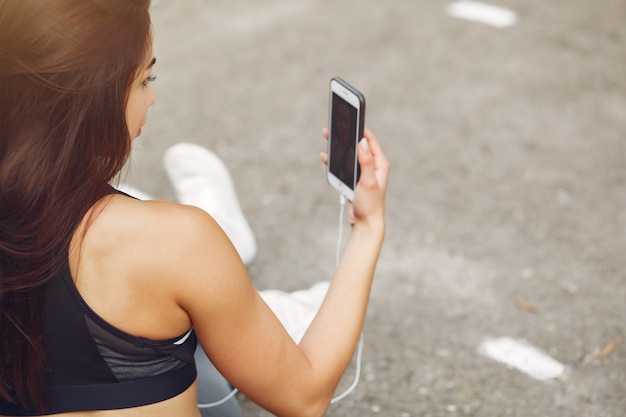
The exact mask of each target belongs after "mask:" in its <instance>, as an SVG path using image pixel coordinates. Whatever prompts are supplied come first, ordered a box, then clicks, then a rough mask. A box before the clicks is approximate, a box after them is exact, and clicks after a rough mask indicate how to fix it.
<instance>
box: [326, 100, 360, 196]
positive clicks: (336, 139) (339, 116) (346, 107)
mask: <svg viewBox="0 0 626 417" xmlns="http://www.w3.org/2000/svg"><path fill="white" fill-rule="evenodd" d="M357 117H358V111H357V109H356V108H355V107H354V106H352V105H351V104H350V103H348V102H346V101H345V100H343V99H342V98H341V97H339V96H338V95H337V94H336V93H334V92H333V94H332V121H331V132H332V137H331V141H330V161H329V164H330V166H329V170H330V172H331V173H332V174H333V175H335V176H336V177H337V178H339V180H341V182H343V183H344V184H346V185H348V186H350V188H352V189H354V187H355V185H356V182H357V181H358V178H355V169H354V167H355V164H356V143H357V141H358V139H357V125H358V123H357ZM357 176H358V172H357Z"/></svg>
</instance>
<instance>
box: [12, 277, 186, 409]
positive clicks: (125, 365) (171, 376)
mask: <svg viewBox="0 0 626 417" xmlns="http://www.w3.org/2000/svg"><path fill="white" fill-rule="evenodd" d="M44 315H45V319H46V343H47V353H48V362H49V364H50V367H51V372H50V376H49V378H50V405H49V407H48V408H47V409H46V412H45V414H55V413H61V412H71V411H85V410H112V409H120V408H131V407H138V406H142V405H147V404H153V403H156V402H160V401H164V400H166V399H169V398H172V397H175V396H176V395H178V394H180V393H182V392H184V391H185V390H186V389H187V388H188V387H189V386H190V385H191V384H192V383H193V381H194V380H195V379H196V366H195V362H194V357H193V355H194V351H195V349H196V344H197V337H196V335H195V333H194V331H193V328H192V329H189V331H188V332H186V333H185V334H184V335H181V336H179V337H177V338H174V339H170V340H150V339H145V338H141V337H136V336H132V335H130V334H128V333H126V332H123V331H121V330H119V329H117V328H116V327H113V326H112V325H110V324H109V323H107V322H106V321H104V320H103V319H102V318H101V317H100V316H98V315H97V314H96V313H95V312H94V311H93V310H92V309H91V308H90V307H89V306H88V305H87V304H86V303H85V300H83V298H82V297H81V295H80V293H79V292H78V290H77V288H76V286H75V285H74V281H73V279H72V276H71V275H70V272H69V267H67V268H66V269H65V270H64V271H63V272H62V273H61V274H59V275H57V276H55V277H54V278H53V279H52V280H51V281H50V282H49V283H48V284H47V288H46V305H45V310H44ZM0 415H7V416H25V415H26V416H27V415H40V414H39V413H38V412H36V411H33V410H26V409H24V408H22V407H20V406H16V405H14V404H9V403H7V402H5V401H3V400H2V399H0Z"/></svg>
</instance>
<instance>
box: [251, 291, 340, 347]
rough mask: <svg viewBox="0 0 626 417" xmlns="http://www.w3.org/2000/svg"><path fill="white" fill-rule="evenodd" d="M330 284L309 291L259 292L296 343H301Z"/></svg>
mask: <svg viewBox="0 0 626 417" xmlns="http://www.w3.org/2000/svg"><path fill="white" fill-rule="evenodd" d="M329 285H330V282H328V281H322V282H318V283H317V284H315V285H314V286H312V287H311V288H309V289H308V290H301V291H295V292H292V293H287V292H284V291H279V290H265V291H259V294H260V295H261V298H263V300H264V301H265V303H266V304H267V305H268V306H269V307H270V309H271V310H272V311H273V312H274V314H276V317H278V320H280V322H281V323H282V325H283V326H284V327H285V329H286V330H287V333H289V335H290V336H291V338H292V339H293V340H294V341H295V342H296V343H300V341H301V340H302V337H303V336H304V333H305V332H306V330H307V329H308V328H309V326H310V325H311V322H312V321H313V319H314V318H315V315H316V314H317V312H318V310H319V309H320V306H321V305H322V302H323V301H324V298H325V297H326V293H327V292H328V287H329Z"/></svg>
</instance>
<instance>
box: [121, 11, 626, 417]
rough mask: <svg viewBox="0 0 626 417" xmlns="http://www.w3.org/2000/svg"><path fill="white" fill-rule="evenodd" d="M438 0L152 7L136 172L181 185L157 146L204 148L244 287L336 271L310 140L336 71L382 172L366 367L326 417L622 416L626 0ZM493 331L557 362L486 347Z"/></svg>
mask: <svg viewBox="0 0 626 417" xmlns="http://www.w3.org/2000/svg"><path fill="white" fill-rule="evenodd" d="M448 4H449V2H448V1H436V0H422V1H409V0H386V1H369V2H365V1H358V0H343V1H341V2H336V1H331V0H290V1H278V0H267V1H263V2H258V1H253V0H231V1H226V0H216V1H206V0H184V1H166V0H154V4H153V19H154V22H155V42H156V45H155V51H156V55H157V59H158V64H157V67H156V70H155V73H156V75H157V76H158V81H157V82H156V83H155V84H154V90H155V93H156V95H157V103H156V104H155V105H154V106H153V108H152V109H151V111H150V119H149V123H148V125H147V126H146V127H145V128H144V134H143V137H142V138H140V139H139V140H138V141H136V143H135V145H134V147H135V149H134V156H133V159H132V164H131V170H130V173H129V174H128V181H129V182H130V183H131V184H132V185H134V186H137V187H138V188H140V189H142V190H144V191H145V192H148V193H150V194H152V195H154V196H156V197H158V198H166V199H172V198H173V191H172V188H171V186H170V184H169V183H168V180H167V178H166V175H165V173H164V171H163V167H162V156H163V152H164V151H165V149H166V148H167V147H169V146H171V145H173V144H175V143H177V142H181V141H187V142H193V143H197V144H200V145H203V146H206V147H208V148H209V149H211V150H213V151H214V152H216V153H217V154H218V155H220V156H221V157H222V158H223V159H224V161H225V162H226V164H227V165H228V167H229V168H230V169H231V170H232V174H233V177H234V180H235V183H236V186H237V190H238V192H239V195H240V201H241V204H242V207H243V210H244V212H245V213H246V215H247V217H248V219H249V221H250V224H251V226H252V228H253V229H254V231H255V233H256V236H257V239H258V244H259V254H258V257H257V258H256V260H255V261H254V262H253V263H252V264H251V265H250V267H249V272H250V276H251V279H252V280H253V282H254V284H255V285H256V286H257V287H258V288H259V289H267V288H278V289H283V290H288V291H289V290H297V289H302V288H306V287H308V286H310V285H312V284H314V283H315V282H317V281H320V280H326V279H329V277H330V275H331V274H332V271H333V266H334V262H335V247H336V239H337V233H338V213H339V202H338V196H337V194H336V193H335V192H334V191H333V190H332V189H331V188H330V187H329V186H328V184H327V183H326V181H325V177H324V169H323V167H322V164H321V163H320V162H319V153H320V152H321V151H322V150H324V146H325V145H324V141H323V140H322V135H321V130H322V128H323V127H325V126H326V124H327V100H328V82H329V80H330V78H331V77H332V76H335V75H339V76H341V77H343V78H344V79H346V80H347V81H349V82H350V83H351V84H353V85H354V86H355V87H357V88H358V89H360V90H361V91H362V92H363V93H364V94H365V96H366V98H367V115H366V118H367V122H366V123H367V125H368V126H369V127H370V128H371V129H372V130H373V131H374V132H375V133H376V134H377V136H378V137H379V140H380V142H382V144H383V146H384V148H385V150H386V153H387V154H388V156H389V158H390V160H391V162H392V174H391V177H390V185H389V190H388V232H387V238H386V242H385V247H384V250H383V253H382V255H381V259H380V263H379V267H378V270H377V278H376V281H375V284H374V288H373V292H372V297H371V305H370V309H369V312H368V317H367V322H366V326H365V332H364V340H365V341H364V356H363V362H362V365H363V369H362V371H363V372H362V376H361V381H360V384H359V386H358V387H357V389H356V390H355V392H354V393H352V394H351V395H350V396H349V397H347V398H346V399H344V400H343V401H340V402H338V403H337V404H335V405H333V406H332V407H331V408H330V409H329V411H328V415H329V416H376V415H382V416H399V417H413V416H481V417H496V416H520V417H521V416H524V417H526V416H561V417H566V416H583V417H621V416H624V415H626V305H625V299H626V233H625V231H626V144H625V142H624V141H625V139H626V24H624V22H625V20H626V2H624V0H595V1H585V0H569V1H567V2H565V1H553V2H546V1H540V0H517V1H513V0H497V2H495V4H498V5H500V6H503V7H507V8H509V9H511V10H514V11H515V12H516V13H517V17H518V21H517V23H516V24H514V25H512V26H509V27H506V28H496V27H493V26H490V25H485V24H481V23H478V22H473V21H468V20H463V19H458V18H454V17H451V16H450V15H449V14H448V13H447V12H446V7H447V6H448ZM489 337H509V338H512V339H514V340H520V341H525V342H527V343H529V344H530V345H532V346H534V347H536V348H538V349H540V350H541V351H543V352H545V353H546V354H547V355H549V356H550V357H552V358H553V359H555V360H556V361H558V362H559V363H562V364H563V365H565V367H566V372H565V373H564V374H563V375H562V376H561V377H559V378H555V379H552V380H549V381H539V380H536V379H534V378H532V377H530V376H529V375H527V374H526V373H524V372H520V371H519V370H516V369H513V368H511V367H509V366H506V365H505V364H503V363H500V362H498V361H496V360H492V359H490V358H487V357H485V356H484V355H481V354H479V352H478V347H479V346H480V345H481V343H482V342H483V341H484V340H485V339H487V338H489ZM354 370H355V368H354V366H353V367H352V368H351V369H350V370H349V371H348V373H347V375H346V377H345V380H344V381H343V382H342V387H341V389H345V387H347V386H348V385H349V384H350V382H351V380H352V375H353V374H354ZM276 395H277V396H280V395H281V394H280V393H276ZM240 400H241V404H242V407H243V409H244V412H245V415H246V416H266V415H268V414H267V413H266V412H264V411H262V410H261V409H260V408H258V407H257V406H255V405H254V404H252V403H250V402H249V401H248V400H246V399H245V398H244V397H242V396H240Z"/></svg>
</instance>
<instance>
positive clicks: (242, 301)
mask: <svg viewBox="0 0 626 417" xmlns="http://www.w3.org/2000/svg"><path fill="white" fill-rule="evenodd" d="M366 137H367V141H362V142H361V145H360V146H359V162H360V164H361V178H360V181H359V184H358V186H357V190H356V193H355V201H354V204H350V207H349V218H350V222H351V224H352V228H353V231H352V235H351V237H350V240H349V243H348V245H347V247H346V250H345V253H344V255H343V256H342V258H341V261H340V263H339V265H338V268H337V271H336V273H335V275H334V277H333V279H332V281H331V285H330V289H329V292H328V295H327V297H326V299H325V301H324V303H323V304H322V306H321V308H320V311H319V313H318V315H317V316H316V318H315V320H314V321H313V323H312V325H311V326H310V328H309V330H308V331H307V333H306V334H305V336H304V338H303V340H302V341H301V343H300V345H299V346H298V345H296V344H295V343H294V342H293V340H292V339H291V337H289V335H288V334H287V332H286V331H285V330H284V328H283V327H282V325H281V324H280V322H279V321H278V319H277V318H276V317H275V316H274V314H273V313H272V312H271V310H270V309H269V307H268V306H267V305H266V304H265V303H264V302H263V300H262V299H261V297H260V296H259V295H258V293H257V291H256V289H255V288H254V287H253V286H252V285H251V283H250V281H249V279H248V276H247V272H246V269H245V267H244V266H243V264H242V263H241V261H240V259H239V257H238V255H237V252H236V251H235V249H234V248H233V247H232V245H231V244H230V242H229V241H228V239H227V237H226V236H225V235H224V234H223V232H221V230H220V229H219V227H218V226H217V224H216V223H215V222H214V221H213V220H212V219H211V218H210V217H209V216H207V215H205V214H204V213H203V212H201V211H200V210H194V209H191V208H189V209H188V210H187V214H188V215H187V216H186V220H183V221H182V223H180V224H179V225H178V230H179V232H180V235H181V236H184V239H183V242H181V241H179V242H178V244H177V246H176V247H177V249H176V253H175V254H173V256H174V258H175V259H176V261H175V262H174V264H176V265H174V266H173V267H168V268H165V269H164V270H163V272H164V273H166V274H170V273H175V272H176V271H177V278H176V281H175V282H176V284H175V288H174V289H173V293H174V294H173V296H174V297H175V298H176V302H177V303H178V305H179V306H180V307H181V308H182V309H184V310H185V311H186V312H187V313H188V314H189V316H190V317H191V320H192V322H193V325H194V327H195V329H196V332H197V334H198V336H199V338H200V341H201V343H202V346H203V348H204V349H205V351H206V352H207V354H208V356H209V357H210V358H211V360H212V361H213V363H214V364H215V366H216V367H217V368H218V369H219V370H220V372H222V374H223V375H224V376H225V377H226V378H227V379H228V380H229V381H230V382H231V383H232V384H233V385H235V386H236V387H237V388H239V389H240V390H241V391H242V392H243V393H244V394H246V395H247V396H248V397H249V398H251V399H252V400H253V401H255V402H256V403H258V404H259V405H261V406H262V407H264V408H266V409H268V410H269V411H271V412H273V413H275V414H276V415H279V416H290V415H297V416H306V415H312V416H320V415H323V414H324V412H325V410H326V409H327V407H328V405H329V403H330V400H331V398H332V395H333V393H334V391H335V388H336V387H337V384H338V383H339V381H340V379H341V376H342V375H343V373H344V371H345V369H346V367H347V366H348V364H349V362H350V359H351V357H352V355H353V352H354V350H355V348H356V344H357V342H358V338H359V333H360V331H361V328H362V325H363V320H364V317H365V310H366V307H367V302H368V298H369V291H370V287H371V282H372V279H373V275H374V269H375V265H376V261H377V258H378V255H379V252H380V248H381V245H382V240H383V236H384V193H385V187H386V182H387V174H388V171H389V164H388V162H387V159H386V158H385V156H384V154H383V152H382V150H381V148H380V146H379V145H378V142H377V140H376V138H375V137H374V135H372V134H371V133H370V132H367V133H366ZM368 145H369V146H368ZM323 159H324V158H323ZM185 231H186V232H185Z"/></svg>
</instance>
